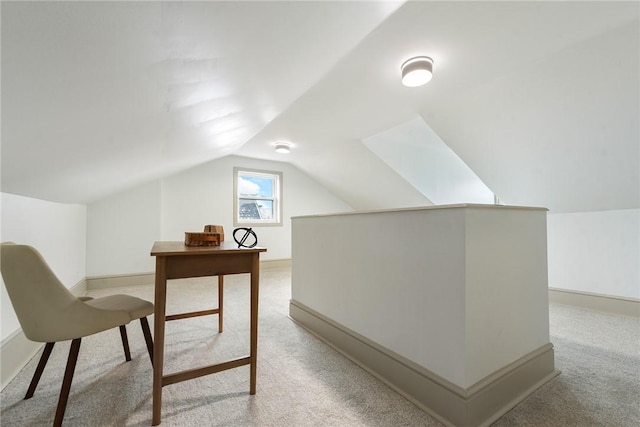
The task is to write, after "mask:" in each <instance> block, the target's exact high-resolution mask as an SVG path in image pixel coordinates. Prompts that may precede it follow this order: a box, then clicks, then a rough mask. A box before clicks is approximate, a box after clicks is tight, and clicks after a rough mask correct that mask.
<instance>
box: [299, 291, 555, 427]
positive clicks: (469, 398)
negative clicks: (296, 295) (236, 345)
mask: <svg viewBox="0 0 640 427" xmlns="http://www.w3.org/2000/svg"><path fill="white" fill-rule="evenodd" d="M289 315H290V317H291V318H292V319H293V320H294V321H295V322H296V323H298V324H300V325H301V326H302V327H304V328H305V329H307V330H308V331H309V332H311V333H312V334H313V335H315V336H317V337H318V338H320V339H321V340H322V341H324V342H326V343H327V344H329V345H330V346H331V347H333V348H334V349H336V350H337V351H338V352H340V353H342V354H343V355H344V356H346V357H347V358H349V359H350V360H352V361H353V362H354V363H356V364H357V365H359V366H360V367H362V368H363V369H365V370H366V371H368V372H370V373H371V374H372V375H374V376H375V377H377V378H378V379H380V380H381V381H383V382H384V383H386V384H387V385H388V386H390V387H391V388H393V389H394V390H396V391H397V392H399V393H400V394H402V395H403V396H405V397H406V398H407V399H409V400H410V401H412V402H413V403H414V404H415V405H417V406H418V407H420V408H421V409H422V410H424V411H425V412H427V413H428V414H430V415H431V416H433V417H434V418H436V419H437V420H438V421H440V422H442V423H444V424H445V425H448V426H482V427H484V426H488V425H490V424H491V423H493V422H495V421H496V420H497V419H498V418H500V417H501V416H502V415H504V414H505V413H506V412H507V411H509V410H510V409H511V408H513V407H514V406H515V405H517V404H518V403H520V402H521V401H522V400H524V399H525V398H526V397H528V396H529V395H530V394H531V393H533V392H534V391H535V390H536V389H538V388H539V387H540V386H542V385H543V384H545V383H546V382H547V381H549V380H551V379H552V378H554V377H555V376H557V375H558V374H559V373H560V372H559V371H556V370H555V368H554V355H553V345H552V344H551V343H549V344H547V345H545V346H542V347H540V348H539V349H537V350H535V351H533V352H531V353H530V354H527V355H525V356H523V357H522V358H521V359H519V360H517V361H515V362H513V363H512V364H510V365H508V366H506V367H504V368H502V369H500V370H499V371H497V372H495V373H493V374H491V375H489V376H487V377H486V378H484V379H483V380H482V381H480V382H478V383H477V384H475V385H473V386H471V387H469V388H468V389H463V388H461V387H459V386H457V385H455V384H452V383H451V382H449V381H447V380H445V379H443V378H441V377H440V376H438V375H437V374H435V373H433V372H431V371H429V370H427V369H425V368H424V367H422V366H419V365H417V364H416V363H414V362H412V361H410V360H407V359H406V358H404V357H403V356H401V355H399V354H397V353H395V352H393V351H391V350H389V349H387V348H384V347H382V346H380V345H379V344H376V343H375V342H373V341H371V340H369V339H367V338H365V337H363V336H361V335H359V334H358V333H356V332H354V331H351V330H350V329H348V328H345V327H344V326H342V325H340V324H338V323H336V322H334V321H333V320H331V319H328V318H327V317H325V316H323V315H322V314H320V313H318V312H316V311H314V310H312V309H310V308H309V307H306V306H305V305H304V304H301V303H300V302H297V301H295V300H291V301H290V304H289Z"/></svg>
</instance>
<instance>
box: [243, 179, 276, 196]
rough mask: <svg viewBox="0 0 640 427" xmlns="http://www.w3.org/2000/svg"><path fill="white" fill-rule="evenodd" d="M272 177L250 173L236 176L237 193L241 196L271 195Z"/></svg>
mask: <svg viewBox="0 0 640 427" xmlns="http://www.w3.org/2000/svg"><path fill="white" fill-rule="evenodd" d="M273 182H274V178H264V177H258V176H251V175H241V176H240V175H239V176H238V194H239V195H240V196H241V197H265V198H272V197H273V187H274V185H273Z"/></svg>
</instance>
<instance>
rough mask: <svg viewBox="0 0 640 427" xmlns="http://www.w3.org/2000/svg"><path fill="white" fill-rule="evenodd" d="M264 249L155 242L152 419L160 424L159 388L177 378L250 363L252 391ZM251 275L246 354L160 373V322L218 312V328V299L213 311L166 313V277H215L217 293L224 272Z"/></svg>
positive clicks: (252, 389) (251, 390)
mask: <svg viewBox="0 0 640 427" xmlns="http://www.w3.org/2000/svg"><path fill="white" fill-rule="evenodd" d="M265 251H266V249H265V248H258V247H256V248H251V249H247V248H242V249H238V245H236V244H235V243H231V242H222V244H221V245H220V246H206V247H202V246H201V247H197V246H185V245H184V243H183V242H155V243H154V245H153V248H152V249H151V256H155V257H156V282H155V309H154V320H153V323H154V337H153V339H154V345H153V421H152V425H154V426H156V425H158V424H160V421H161V414H162V387H164V386H166V385H169V384H175V383H178V382H181V381H186V380H190V379H193V378H197V377H201V376H203V375H209V374H213V373H215V372H220V371H224V370H226V369H232V368H237V367H239V366H243V365H250V378H249V394H256V361H257V353H258V283H259V273H260V252H265ZM238 273H250V274H251V348H250V354H249V356H247V357H242V358H239V359H235V360H230V361H228V362H224V363H218V364H215V365H209V366H203V367H200V368H196V369H189V370H186V371H181V372H177V373H173V374H168V375H164V373H163V363H164V325H165V322H166V321H167V320H176V319H182V318H186V317H193V316H204V315H207V314H215V313H217V314H218V315H219V318H218V321H219V324H218V325H219V330H220V331H222V303H221V302H222V300H220V301H219V302H220V304H219V307H218V309H217V310H215V309H214V310H206V311H201V312H193V313H183V314H178V315H172V316H166V306H167V280H169V279H183V278H187V277H203V276H218V285H219V293H221V292H222V276H224V275H226V274H238Z"/></svg>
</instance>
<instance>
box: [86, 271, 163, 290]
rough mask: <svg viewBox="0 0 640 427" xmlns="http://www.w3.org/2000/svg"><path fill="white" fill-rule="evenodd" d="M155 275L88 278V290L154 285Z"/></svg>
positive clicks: (117, 275)
mask: <svg viewBox="0 0 640 427" xmlns="http://www.w3.org/2000/svg"><path fill="white" fill-rule="evenodd" d="M154 281H155V274H154V273H138V274H115V275H111V276H95V277H87V289H91V290H93V289H112V288H124V287H129V286H141V285H153V283H154Z"/></svg>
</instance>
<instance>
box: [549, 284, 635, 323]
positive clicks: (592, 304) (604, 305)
mask: <svg viewBox="0 0 640 427" xmlns="http://www.w3.org/2000/svg"><path fill="white" fill-rule="evenodd" d="M549 301H550V302H553V303H556V304H566V305H573V306H576V307H581V308H586V309H589V310H596V311H602V312H605V313H611V314H617V315H622V316H632V317H640V300H638V299H634V298H624V297H618V296H613V295H605V294H594V293H590V292H582V291H574V290H569V289H559V288H551V287H550V288H549Z"/></svg>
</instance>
